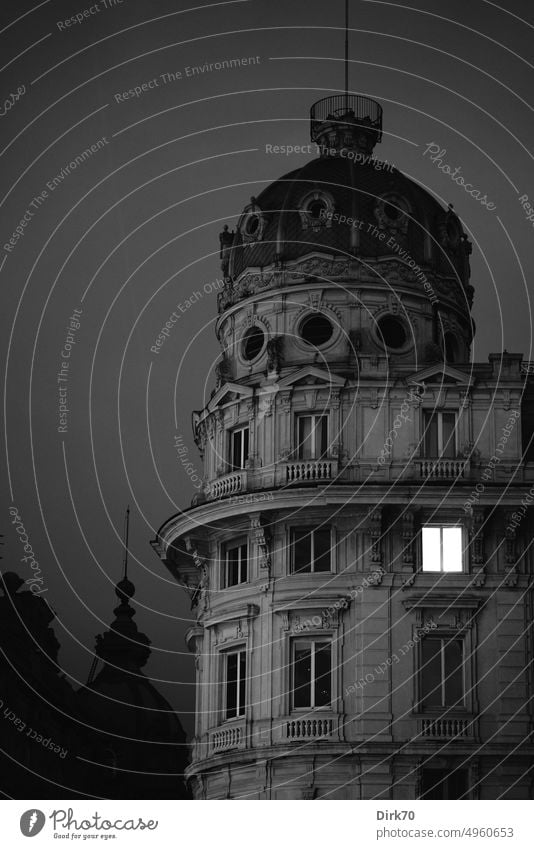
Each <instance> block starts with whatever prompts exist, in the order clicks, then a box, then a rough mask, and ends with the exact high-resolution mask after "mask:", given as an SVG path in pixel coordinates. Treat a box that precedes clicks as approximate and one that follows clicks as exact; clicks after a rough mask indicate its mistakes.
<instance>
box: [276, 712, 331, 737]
mask: <svg viewBox="0 0 534 849" xmlns="http://www.w3.org/2000/svg"><path fill="white" fill-rule="evenodd" d="M285 725H286V727H285V736H286V739H287V740H318V739H320V738H324V737H332V735H333V733H334V720H333V719H330V718H328V717H305V718H304V717H303V718H302V719H290V720H289V721H288V722H286V724H285Z"/></svg>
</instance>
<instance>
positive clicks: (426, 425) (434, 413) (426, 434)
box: [422, 408, 459, 460]
mask: <svg viewBox="0 0 534 849" xmlns="http://www.w3.org/2000/svg"><path fill="white" fill-rule="evenodd" d="M422 412H423V431H422V432H423V452H424V457H425V458H426V459H429V460H455V459H456V458H457V457H458V420H459V416H458V410H457V409H450V410H448V409H446V408H445V409H439V410H435V409H433V408H432V409H426V410H425V409H423V411H422ZM444 415H449V416H450V415H453V416H454V428H453V432H454V443H453V445H452V454H453V456H452V457H445V456H444V455H443V451H444V447H443V416H444ZM434 418H436V421H437V436H436V442H437V447H438V450H437V457H432V456H431V455H430V453H429V451H428V450H427V446H428V441H429V439H430V423H431V420H432V419H434ZM447 445H448V446H449V445H450V443H447Z"/></svg>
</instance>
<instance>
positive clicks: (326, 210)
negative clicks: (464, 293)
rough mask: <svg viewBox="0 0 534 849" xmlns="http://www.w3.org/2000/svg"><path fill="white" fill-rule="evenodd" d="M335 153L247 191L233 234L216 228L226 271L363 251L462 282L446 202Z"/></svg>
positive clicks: (463, 270) (375, 165)
mask: <svg viewBox="0 0 534 849" xmlns="http://www.w3.org/2000/svg"><path fill="white" fill-rule="evenodd" d="M335 153H336V155H326V156H325V155H323V156H321V157H319V158H317V159H314V160H312V161H311V162H308V163H307V164H305V165H304V166H302V167H301V168H298V169H296V170H295V171H290V172H289V173H288V174H285V175H284V176H283V177H280V179H278V180H275V182H273V183H271V184H270V185H269V186H268V187H267V188H266V189H265V190H264V191H262V193H261V194H260V195H259V197H257V198H251V201H250V204H248V205H247V206H246V207H245V209H244V212H243V214H242V215H241V217H240V219H239V222H238V226H237V228H236V231H235V233H232V234H231V233H229V232H226V233H224V234H221V245H222V246H223V248H225V247H226V249H227V250H226V251H224V250H223V251H222V256H223V270H226V271H227V273H228V276H229V277H230V278H231V279H233V280H236V279H237V278H238V277H239V276H240V275H241V274H242V273H243V272H244V271H245V270H246V269H247V268H265V267H267V266H270V265H273V264H280V263H287V262H291V261H292V260H293V261H294V260H298V259H299V258H300V257H303V256H305V255H307V254H309V253H311V252H313V251H320V252H326V253H328V254H333V253H335V254H340V255H346V254H349V255H351V256H361V257H369V258H371V257H373V258H374V257H380V256H387V255H388V256H389V255H391V254H392V253H397V255H399V256H401V257H404V259H405V260H406V261H409V260H410V259H413V260H414V261H415V262H416V263H418V264H423V263H425V264H427V265H431V266H432V267H433V268H434V270H435V271H437V272H441V273H442V274H445V275H449V276H458V277H459V279H460V281H461V282H462V284H464V285H466V284H467V282H468V278H469V266H468V262H467V259H466V254H468V253H469V250H468V249H467V245H468V243H467V241H466V239H467V237H466V236H465V234H464V232H463V228H462V226H461V223H460V221H459V219H458V217H457V216H456V215H455V213H454V212H453V210H452V206H449V209H448V210H445V209H443V207H442V206H441V205H440V204H439V203H438V202H437V201H436V200H435V199H434V198H433V197H432V195H430V194H429V193H428V192H427V191H426V190H425V189H423V188H421V186H419V185H417V184H416V183H414V182H413V181H412V180H410V179H408V178H407V177H405V176H404V175H403V174H402V173H400V172H399V171H398V170H397V169H395V168H393V167H392V166H390V165H388V164H386V163H383V162H381V161H380V160H377V159H374V158H371V157H369V156H363V155H362V154H354V152H353V151H346V155H343V152H341V155H340V154H339V151H335ZM349 219H352V220H349ZM347 221H348V223H347ZM224 257H226V268H225V262H224Z"/></svg>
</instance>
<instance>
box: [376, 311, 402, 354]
mask: <svg viewBox="0 0 534 849" xmlns="http://www.w3.org/2000/svg"><path fill="white" fill-rule="evenodd" d="M378 336H379V338H380V340H381V341H382V342H383V343H384V345H386V346H387V347H388V348H392V349H393V350H398V349H399V348H403V347H404V345H405V344H406V339H407V335H406V328H405V327H404V324H403V323H402V321H400V319H398V318H395V316H393V315H385V316H384V317H383V318H381V319H379V320H378Z"/></svg>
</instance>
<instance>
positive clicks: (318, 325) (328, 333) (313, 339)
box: [300, 315, 334, 348]
mask: <svg viewBox="0 0 534 849" xmlns="http://www.w3.org/2000/svg"><path fill="white" fill-rule="evenodd" d="M333 332H334V328H333V327H332V323H331V322H330V321H329V320H328V319H327V318H326V316H324V315H310V316H308V318H305V319H304V321H303V322H302V324H301V325H300V335H301V337H302V338H303V339H304V341H305V342H306V343H307V344H308V345H312V346H313V347H314V348H319V347H320V346H321V345H326V343H327V342H328V340H329V339H330V338H331V337H332V334H333Z"/></svg>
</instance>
